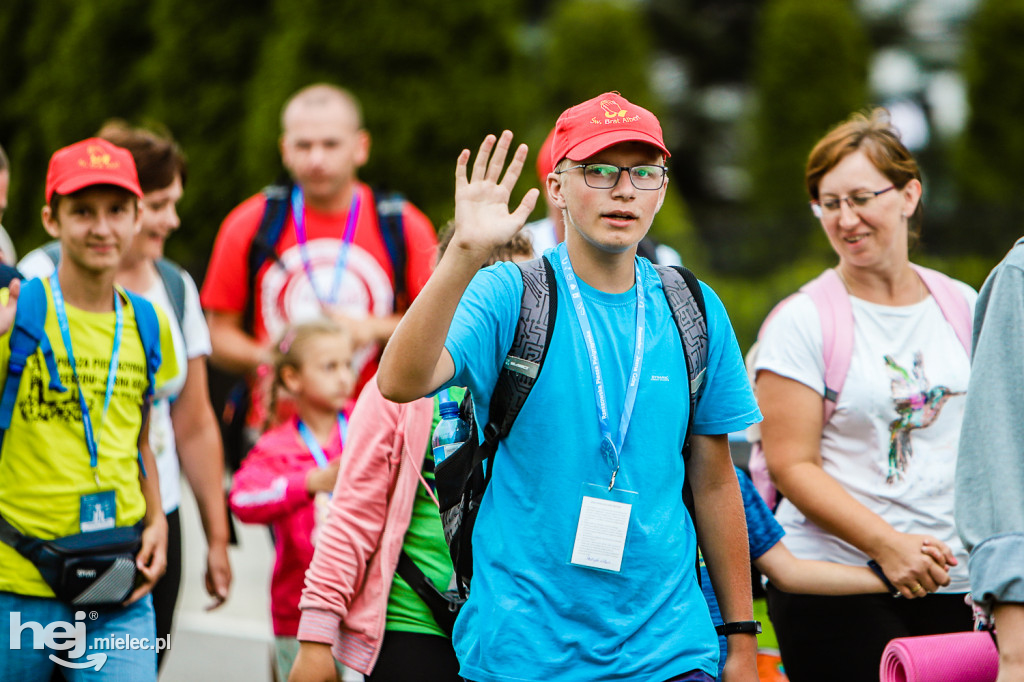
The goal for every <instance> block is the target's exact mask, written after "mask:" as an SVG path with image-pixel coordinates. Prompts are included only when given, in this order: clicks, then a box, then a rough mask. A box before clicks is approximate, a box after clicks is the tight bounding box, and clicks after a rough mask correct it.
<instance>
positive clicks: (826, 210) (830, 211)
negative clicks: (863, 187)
mask: <svg viewBox="0 0 1024 682" xmlns="http://www.w3.org/2000/svg"><path fill="white" fill-rule="evenodd" d="M891 189H896V185H889V186H888V187H886V188H885V189H880V190H878V191H877V192H857V193H856V194H851V195H850V196H847V197H829V198H828V199H822V200H821V201H812V202H811V212H812V213H814V216H815V217H816V218H818V219H819V220H820V219H821V218H824V217H825V216H834V215H835V214H836V213H838V212H839V208H840V206H841V202H843V201H845V202H846V205H847V206H849V207H850V210H854V211H855V210H857V209H858V208H864V207H865V206H867V205H868V204H870V203H871V200H872V199H874V198H875V197H877V196H878V195H880V194H885V193H886V192H888V191H889V190H891Z"/></svg>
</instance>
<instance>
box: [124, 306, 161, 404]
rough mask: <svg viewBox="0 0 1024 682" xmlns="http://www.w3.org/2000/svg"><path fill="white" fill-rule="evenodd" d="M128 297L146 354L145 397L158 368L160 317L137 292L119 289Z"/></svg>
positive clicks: (159, 356)
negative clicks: (146, 385)
mask: <svg viewBox="0 0 1024 682" xmlns="http://www.w3.org/2000/svg"><path fill="white" fill-rule="evenodd" d="M119 290H120V291H121V292H123V293H124V295H125V296H126V297H127V298H128V301H129V302H130V303H131V305H132V311H133V312H134V313H135V326H136V327H137V328H138V330H139V340H140V341H142V350H143V352H145V354H146V379H147V380H148V383H149V386H148V387H147V388H146V397H147V398H148V397H149V396H151V395H153V388H154V381H155V377H156V372H157V370H158V369H160V362H161V354H160V319H159V318H158V317H157V315H156V309H155V308H153V304H152V303H150V302H149V301H147V300H146V299H144V298H143V297H142V296H139V295H138V294H133V293H132V292H130V291H127V290H126V289H120V287H119Z"/></svg>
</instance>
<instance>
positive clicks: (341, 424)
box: [299, 414, 348, 469]
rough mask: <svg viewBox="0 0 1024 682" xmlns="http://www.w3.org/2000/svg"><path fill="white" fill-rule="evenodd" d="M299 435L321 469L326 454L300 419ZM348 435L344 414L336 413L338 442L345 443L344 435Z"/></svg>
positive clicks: (324, 467) (324, 462) (324, 466)
mask: <svg viewBox="0 0 1024 682" xmlns="http://www.w3.org/2000/svg"><path fill="white" fill-rule="evenodd" d="M299 435H300V436H302V441H303V442H304V443H305V444H306V447H307V448H309V454H311V455H313V459H315V460H316V465H317V466H318V467H320V468H321V469H326V468H327V455H325V454H324V449H323V448H322V447H320V443H318V442H317V440H316V437H315V436H314V435H313V432H312V431H310V430H309V427H308V426H306V424H305V423H304V422H303V421H302V420H301V419H300V420H299ZM347 435H348V421H347V420H346V419H345V415H343V414H339V415H338V442H339V443H341V444H342V445H343V444H344V443H345V436H347Z"/></svg>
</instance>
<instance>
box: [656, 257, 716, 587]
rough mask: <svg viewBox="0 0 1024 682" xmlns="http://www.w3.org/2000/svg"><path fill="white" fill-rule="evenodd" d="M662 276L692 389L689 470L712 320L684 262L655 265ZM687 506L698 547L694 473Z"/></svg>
mask: <svg viewBox="0 0 1024 682" xmlns="http://www.w3.org/2000/svg"><path fill="white" fill-rule="evenodd" d="M654 269H655V270H657V271H658V276H659V277H660V278H661V286H662V289H663V290H664V292H665V299H666V300H667V301H668V307H669V309H670V310H671V311H672V319H673V320H674V321H675V323H676V330H677V331H678V332H679V340H680V341H681V342H682V344H683V357H684V358H685V359H686V374H687V379H688V382H687V387H688V389H689V394H690V395H689V398H690V410H689V415H688V416H687V424H686V435H685V436H684V437H683V450H682V455H683V463H684V465H685V466H686V467H687V469H689V465H690V455H691V449H690V435H691V434H692V432H693V420H694V415H695V413H696V412H697V402H698V401H699V400H700V396H701V395H702V394H703V392H704V375H705V373H706V371H707V366H708V322H707V306H706V305H705V303H704V292H703V290H702V289H701V288H700V282H699V281H697V277H696V275H694V274H693V273H692V272H691V271H690V270H688V269H687V268H684V267H683V266H681V265H674V266H666V265H655V266H654ZM682 497H683V505H684V506H685V507H686V510H687V512H689V514H690V519H691V520H692V521H693V532H694V534H695V535H696V538H697V546H698V547H699V546H700V534H699V533H698V531H697V506H696V504H695V502H694V499H693V488H692V487H691V486H690V476H689V472H688V471H687V475H686V476H685V477H684V479H683V489H682ZM694 562H695V570H696V573H697V582H698V583H699V582H700V581H701V577H700V576H701V573H700V552H698V553H697V556H696V557H695V559H694Z"/></svg>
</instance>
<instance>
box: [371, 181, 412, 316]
mask: <svg viewBox="0 0 1024 682" xmlns="http://www.w3.org/2000/svg"><path fill="white" fill-rule="evenodd" d="M373 201H374V204H375V205H376V207H377V224H378V225H379V226H380V236H381V239H383V240H384V248H385V249H386V250H387V252H388V260H390V261H391V270H392V271H393V272H394V273H395V276H394V285H395V296H394V306H395V310H396V311H398V310H404V309H405V308H406V307H408V305H409V294H408V291H406V281H405V267H406V249H405V221H404V219H403V213H404V212H405V197H403V196H402V195H401V194H398V193H395V192H385V191H382V190H374V192H373Z"/></svg>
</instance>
